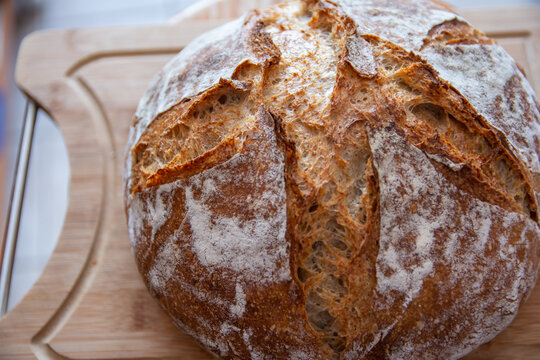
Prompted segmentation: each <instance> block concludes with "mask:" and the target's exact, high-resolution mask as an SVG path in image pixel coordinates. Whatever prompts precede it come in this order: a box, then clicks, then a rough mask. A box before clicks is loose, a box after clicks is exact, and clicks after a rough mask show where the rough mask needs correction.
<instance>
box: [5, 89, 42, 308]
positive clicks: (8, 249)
mask: <svg viewBox="0 0 540 360" xmlns="http://www.w3.org/2000/svg"><path fill="white" fill-rule="evenodd" d="M36 116H37V105H36V103H35V102H34V101H32V100H30V99H28V103H27V104H26V114H25V117H24V124H23V130H22V136H21V142H20V144H19V153H18V156H17V165H16V166H17V167H16V168H15V177H14V181H13V186H12V188H11V196H10V202H9V209H8V218H7V223H6V230H5V234H4V246H5V248H4V250H5V251H4V259H3V261H2V268H1V272H0V294H1V296H2V298H1V300H2V302H1V304H0V316H2V315H4V314H5V313H6V312H7V306H8V300H9V290H10V286H11V275H12V271H13V261H14V260H15V249H16V247H17V237H18V235H19V224H20V220H21V210H22V205H23V199H24V189H25V186H26V175H27V174H28V163H29V162H30V153H31V150H32V138H33V137H34V128H35V126H36Z"/></svg>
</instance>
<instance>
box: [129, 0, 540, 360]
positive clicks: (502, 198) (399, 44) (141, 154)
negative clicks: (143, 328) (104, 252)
mask: <svg viewBox="0 0 540 360" xmlns="http://www.w3.org/2000/svg"><path fill="white" fill-rule="evenodd" d="M539 137H540V107H539V104H538V100H537V99H536V98H535V95H534V92H533V90H532V88H531V86H530V85H529V83H528V82H527V80H526V79H525V77H524V75H523V71H521V70H520V68H519V67H517V66H516V64H515V62H514V61H513V60H512V58H511V57H510V56H509V55H508V54H507V53H506V52H505V51H504V50H503V49H502V48H501V47H500V46H499V45H497V44H496V43H495V42H494V41H493V40H491V39H489V38H487V37H486V36H485V35H484V34H483V33H482V32H480V31H478V30H476V29H474V28H473V27H471V25H469V24H468V23H467V21H465V20H464V19H463V18H461V17H459V16H458V15H456V14H455V13H453V12H452V10H451V9H449V8H448V7H447V6H445V5H443V4H441V3H438V2H431V1H427V0H421V1H413V0H378V1H377V0H363V1H358V0H339V1H338V0H319V1H315V0H307V1H304V2H291V3H286V4H283V5H280V6H276V7H273V8H270V9H267V10H260V11H252V12H250V13H248V14H247V15H246V16H244V17H243V18H241V19H238V20H236V21H234V22H231V23H228V24H226V25H224V26H222V27H220V28H218V29H216V30H214V31H211V32H209V33H206V34H204V35H202V36H200V37H199V38H197V39H196V40H194V41H193V42H192V43H191V44H190V45H189V46H187V47H186V48H185V49H184V50H183V51H182V52H180V53H179V54H178V55H177V56H176V57H175V58H174V59H172V60H171V61H170V62H169V63H168V64H167V65H166V66H165V67H164V68H163V70H162V71H161V72H160V73H159V74H158V75H157V76H156V77H155V78H154V80H153V82H152V84H151V85H150V88H149V89H148V91H147V92H146V95H145V96H144V97H143V99H142V100H141V102H140V104H139V107H138V109H137V113H136V116H135V122H134V124H133V126H132V128H131V133H130V137H129V143H128V151H127V157H126V167H125V177H124V189H125V203H126V209H127V216H128V222H129V231H130V239H131V245H132V248H133V252H134V254H135V258H136V262H137V265H138V268H139V271H140V272H141V274H142V276H143V279H144V281H145V283H146V285H147V286H148V289H149V290H150V292H151V293H152V295H153V296H154V297H155V298H157V300H158V301H159V302H160V304H161V305H162V307H163V308H164V309H165V311H166V312H167V313H168V314H169V315H170V316H171V317H172V319H173V320H174V322H175V324H176V325H177V326H178V327H179V328H181V329H183V330H184V331H186V332H187V333H188V334H191V335H192V336H193V337H194V338H195V339H197V340H198V341H199V342H200V343H201V344H202V345H204V346H205V347H206V348H207V349H208V350H210V351H212V352H214V353H216V354H218V355H219V356H221V357H223V358H226V359H295V360H296V359H456V358H459V357H461V356H463V355H465V354H467V353H468V352H470V351H471V350H472V349H474V348H475V347H477V346H478V345H480V344H482V343H485V342H487V341H489V340H490V339H492V338H493V337H494V336H495V335H496V334H497V333H499V332H500V331H501V330H502V329H504V328H505V327H506V326H507V325H508V324H509V323H510V322H511V321H512V320H513V318H514V317H515V315H516V313H517V311H518V308H519V307H520V305H521V304H522V303H523V301H525V299H526V298H527V296H528V295H529V294H530V292H531V290H532V288H533V286H534V284H535V280H536V274H537V268H538V259H539V234H540V230H539V225H538V202H539V200H540V196H539V192H540V162H539V155H540V149H539V147H540V145H539V144H540V141H539Z"/></svg>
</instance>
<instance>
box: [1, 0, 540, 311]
mask: <svg viewBox="0 0 540 360" xmlns="http://www.w3.org/2000/svg"><path fill="white" fill-rule="evenodd" d="M0 1H1V8H0V27H1V29H2V30H1V36H0V49H1V56H0V61H1V63H0V205H1V206H0V224H1V226H2V229H4V227H5V221H6V216H7V208H8V202H9V194H10V191H11V186H12V181H13V175H14V168H15V164H16V158H17V149H18V146H19V142H20V139H21V128H22V123H23V117H24V109H25V104H26V98H25V96H24V95H23V94H22V93H21V92H20V91H19V90H18V89H17V86H16V84H15V82H14V78H13V73H14V67H15V64H16V59H17V51H18V48H19V45H20V43H21V41H22V39H23V38H24V37H25V36H26V35H27V34H29V33H31V32H33V31H38V30H41V29H50V28H75V27H91V26H109V25H145V24H154V23H160V22H164V21H166V20H167V19H169V18H171V17H172V16H174V15H175V14H177V13H179V12H181V11H182V10H184V9H185V8H187V7H188V6H190V5H193V4H194V3H196V2H197V1H198V0H92V1H89V0H17V1H16V0H0ZM447 2H448V3H450V4H452V5H453V6H455V7H456V8H457V9H460V8H461V9H464V8H480V7H501V8H504V7H509V6H530V5H540V0H447ZM38 60H39V59H36V61H38ZM68 189H69V162H68V155H67V152H66V148H65V144H64V141H63V139H62V135H61V133H60V132H59V131H58V129H57V127H56V126H55V124H54V121H53V120H51V119H50V118H48V116H47V115H45V114H44V113H42V112H40V113H38V117H37V123H36V128H35V132H34V140H33V146H32V153H31V157H30V165H29V172H28V177H27V183H26V189H25V197H24V202H23V210H22V217H21V223H20V232H19V236H18V241H17V248H16V254H15V262H14V268H13V278H12V286H11V291H10V297H9V302H8V308H11V307H13V306H14V305H15V304H17V303H18V302H19V301H20V299H21V298H22V297H23V296H24V294H25V293H26V292H27V291H28V289H29V288H30V287H31V286H32V284H33V283H34V282H35V280H36V279H37V278H38V276H39V274H40V273H41V271H42V269H43V267H44V266H45V264H46V262H47V260H48V258H49V255H50V253H51V252H52V250H53V249H54V246H55V244H56V240H57V239H58V236H59V234H60V231H61V228H62V223H63V220H64V216H65V212H66V208H67V194H68ZM1 243H2V242H1V241H0V244H1ZM1 256H2V246H1V245H0V258H1Z"/></svg>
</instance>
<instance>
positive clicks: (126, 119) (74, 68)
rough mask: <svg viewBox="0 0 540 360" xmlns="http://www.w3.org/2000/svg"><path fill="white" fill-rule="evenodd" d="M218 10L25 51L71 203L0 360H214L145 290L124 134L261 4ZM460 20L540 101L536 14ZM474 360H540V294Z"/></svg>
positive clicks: (231, 3) (1, 345)
mask: <svg viewBox="0 0 540 360" xmlns="http://www.w3.org/2000/svg"><path fill="white" fill-rule="evenodd" d="M210 2H213V3H214V5H213V6H211V7H206V8H205V7H200V6H199V8H196V9H195V10H192V11H191V12H188V13H187V15H185V14H184V15H180V16H177V17H175V18H174V19H173V20H172V21H171V22H170V23H169V24H167V25H162V26H153V27H144V28H142V27H136V28H135V27H132V28H112V29H79V30H71V31H66V30H62V31H45V32H40V33H37V34H34V35H31V36H30V37H29V38H27V39H26V41H25V43H24V44H23V46H22V50H21V53H20V55H19V60H18V67H17V74H16V75H17V81H18V83H19V85H20V87H21V88H22V89H23V90H24V91H25V92H26V93H27V94H28V95H29V96H31V97H32V98H34V99H35V100H36V101H37V102H38V103H39V104H41V106H43V107H44V109H45V110H46V111H47V112H49V113H50V114H51V116H52V117H53V118H54V119H55V120H56V121H57V123H58V124H59V126H60V129H61V131H62V133H63V135H64V137H65V140H66V144H67V148H68V152H69V158H70V166H71V185H70V203H69V208H68V213H67V216H66V222H65V225H64V229H63V232H62V235H61V238H60V240H59V243H58V245H57V248H56V249H55V251H54V253H53V255H52V257H51V260H50V262H49V264H48V265H47V267H46V269H45V271H44V273H43V275H42V276H41V278H40V279H39V280H38V282H37V283H36V284H35V286H34V287H33V288H32V290H31V291H30V292H29V293H28V295H27V296H26V297H25V298H24V299H23V301H22V302H21V303H20V304H19V305H18V306H17V307H15V308H14V309H13V310H12V311H11V312H10V313H9V314H8V315H7V316H6V317H4V318H2V319H1V320H0V358H1V359H23V358H24V359H26V358H35V357H38V358H43V359H48V358H51V359H55V358H63V357H70V358H75V359H86V358H100V359H106V358H109V359H111V358H139V359H143V358H154V359H165V358H181V359H210V358H211V357H210V356H209V355H208V354H206V353H204V352H203V351H202V350H201V349H200V348H199V347H198V346H197V345H196V344H195V343H194V342H193V340H191V339H190V338H189V337H187V336H186V335H184V334H182V333H181V332H179V331H177V330H176V329H175V328H174V326H173V325H172V322H171V321H170V320H169V319H168V318H167V316H166V315H165V314H164V313H163V312H162V311H161V310H160V308H159V307H158V305H157V303H156V302H155V301H154V300H153V299H151V297H150V296H149V295H148V293H147V291H146V289H145V288H144V285H143V283H142V281H141V279H140V278H139V275H138V273H137V270H136V268H135V264H134V261H133V257H132V254H131V251H130V249H129V241H128V236H127V231H126V221H125V216H124V210H123V204H122V191H121V169H122V156H123V152H124V146H125V141H126V138H127V133H128V127H129V124H130V122H131V120H132V116H133V113H134V111H135V108H136V105H137V103H138V100H139V98H140V97H141V96H142V94H143V92H144V90H145V88H146V86H147V84H148V82H149V80H150V79H151V77H152V76H153V75H154V74H155V73H156V72H157V71H158V70H159V69H160V68H161V67H162V66H163V65H164V64H165V62H166V61H167V60H169V59H170V58H171V57H172V56H173V55H174V54H175V53H176V52H178V51H179V50H180V49H181V48H182V47H183V46H184V45H185V44H186V43H187V42H189V40H191V39H192V38H193V37H194V36H196V35H197V34H199V33H201V32H202V31H204V30H206V29H209V28H212V27H214V26H216V25H217V24H219V23H222V22H223V21H224V20H228V19H229V18H232V17H235V16H236V15H237V13H238V12H241V11H242V10H243V9H244V8H245V7H250V6H253V2H249V1H246V0H221V1H210ZM260 2H261V3H264V4H267V3H269V2H272V1H271V0H270V1H268V0H260ZM216 9H217V10H216ZM220 9H221V10H220ZM225 9H226V10H227V11H224V10H225ZM222 10H223V11H222ZM464 16H465V17H466V18H468V19H470V20H471V22H472V23H473V24H475V25H476V26H477V27H479V28H482V29H485V30H487V32H488V33H489V34H491V35H495V36H496V37H497V38H499V41H500V42H501V44H503V45H504V46H505V47H506V48H507V49H508V50H509V51H510V52H511V53H512V55H513V56H514V57H515V58H516V59H517V60H518V62H519V63H520V64H521V65H522V67H523V68H524V69H525V70H526V72H527V74H528V77H529V79H531V81H532V82H533V84H534V85H535V88H536V90H537V92H540V91H539V90H540V88H539V86H540V78H539V73H540V66H539V62H538V59H540V7H538V8H530V9H509V10H508V11H506V10H505V11H501V12H496V13H495V12H489V11H486V10H483V11H469V12H466V13H464ZM468 359H540V286H539V287H537V288H536V289H535V291H534V293H533V295H532V296H531V298H530V299H529V301H528V302H527V304H526V305H525V306H524V307H523V308H522V309H521V311H520V313H519V315H518V317H517V318H516V320H515V321H514V322H513V323H512V324H511V325H510V327H509V328H508V329H507V330H505V331H504V332H503V333H501V334H500V335H499V336H498V337H497V338H495V339H494V340H493V341H492V342H491V343H489V344H487V345H485V346H483V347H482V348H480V349H479V350H477V351H476V352H475V353H474V354H471V355H469V356H468Z"/></svg>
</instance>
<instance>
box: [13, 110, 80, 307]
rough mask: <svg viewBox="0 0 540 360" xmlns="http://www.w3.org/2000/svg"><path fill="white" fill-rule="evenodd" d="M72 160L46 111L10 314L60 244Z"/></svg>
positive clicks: (38, 130)
mask: <svg viewBox="0 0 540 360" xmlns="http://www.w3.org/2000/svg"><path fill="white" fill-rule="evenodd" d="M69 179H70V169H69V159H68V153H67V148H66V144H65V141H64V138H63V136H62V134H61V133H60V129H59V128H58V127H57V126H56V124H55V123H54V121H53V120H52V119H51V118H50V117H49V116H48V115H47V114H46V113H45V112H44V111H42V110H39V111H38V113H37V119H36V127H35V130H34V140H33V144H32V152H31V156H30V163H29V167H28V176H27V179H26V187H25V194H24V201H23V206H22V214H21V222H20V227H19V236H18V239H17V248H16V251H15V259H14V263H13V274H12V279H11V288H10V293H9V300H8V312H9V310H10V309H12V308H13V307H14V306H15V305H17V304H18V303H19V302H20V301H21V300H22V298H23V297H24V295H26V293H27V292H28V291H29V290H30V289H31V288H32V286H33V285H34V283H35V282H36V280H37V279H38V278H39V276H40V275H41V273H42V272H43V269H44V268H45V265H46V264H47V262H48V261H49V258H50V257H51V254H52V252H53V250H54V248H55V246H56V243H57V242H58V238H59V236H60V232H61V231H62V227H63V224H64V219H65V216H66V210H67V204H68V192H69Z"/></svg>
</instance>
